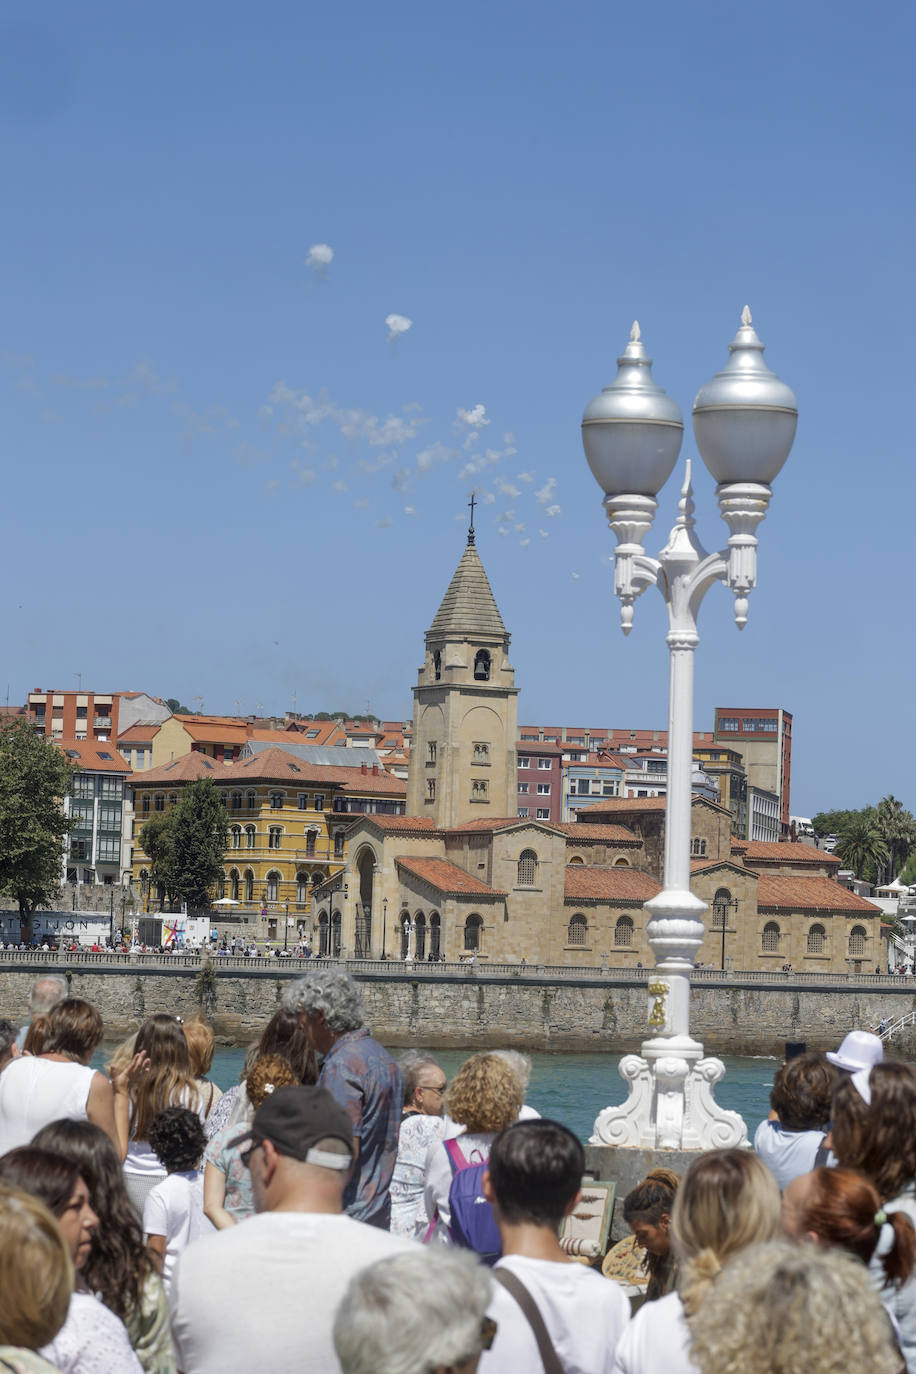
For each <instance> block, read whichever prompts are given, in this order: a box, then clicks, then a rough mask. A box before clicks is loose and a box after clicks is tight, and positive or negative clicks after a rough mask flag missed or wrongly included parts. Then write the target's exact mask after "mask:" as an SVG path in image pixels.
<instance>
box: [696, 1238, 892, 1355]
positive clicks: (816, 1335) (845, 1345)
mask: <svg viewBox="0 0 916 1374" xmlns="http://www.w3.org/2000/svg"><path fill="white" fill-rule="evenodd" d="M690 1333H691V1337H692V1345H691V1350H690V1354H691V1357H692V1359H693V1361H694V1363H695V1364H696V1365H697V1366H698V1367H699V1369H700V1371H701V1374H736V1371H740V1374H796V1371H798V1370H799V1369H804V1371H805V1374H848V1371H849V1370H851V1369H852V1370H868V1374H898V1371H899V1370H900V1369H901V1368H902V1365H901V1360H900V1352H899V1350H897V1349H896V1347H895V1343H894V1337H893V1333H892V1329H891V1324H890V1322H889V1321H888V1319H887V1315H886V1313H885V1311H884V1308H883V1307H882V1305H881V1300H880V1298H879V1297H878V1295H877V1293H876V1292H875V1291H874V1289H873V1287H872V1284H871V1281H870V1279H869V1276H868V1270H867V1269H866V1268H865V1266H864V1265H863V1264H861V1263H860V1262H859V1261H858V1260H856V1259H854V1258H853V1257H852V1256H851V1255H847V1254H845V1253H844V1252H843V1251H841V1250H823V1249H820V1248H819V1247H818V1246H815V1245H792V1244H790V1243H789V1242H787V1241H770V1242H769V1243H768V1244H765V1245H754V1246H751V1247H750V1248H749V1249H747V1250H745V1251H744V1252H743V1253H742V1254H740V1255H738V1256H737V1257H736V1258H735V1259H733V1260H731V1261H730V1262H729V1263H728V1264H727V1265H726V1266H725V1268H724V1269H723V1271H722V1273H721V1275H720V1277H719V1280H718V1282H717V1283H716V1284H715V1285H714V1287H713V1288H712V1289H711V1291H710V1292H709V1294H708V1296H707V1298H706V1301H705V1302H704V1303H703V1306H702V1309H701V1310H700V1311H699V1312H697V1314H696V1315H695V1316H694V1317H692V1318H691V1319H690Z"/></svg>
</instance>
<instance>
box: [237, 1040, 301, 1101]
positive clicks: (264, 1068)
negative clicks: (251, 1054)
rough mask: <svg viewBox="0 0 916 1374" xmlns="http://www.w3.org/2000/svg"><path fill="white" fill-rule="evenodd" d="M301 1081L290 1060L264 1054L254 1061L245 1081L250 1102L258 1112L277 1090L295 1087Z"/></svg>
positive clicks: (280, 1056) (276, 1055) (277, 1055)
mask: <svg viewBox="0 0 916 1374" xmlns="http://www.w3.org/2000/svg"><path fill="white" fill-rule="evenodd" d="M299 1082H300V1079H299V1078H298V1077H297V1076H296V1074H295V1073H294V1072H293V1066H292V1064H291V1063H290V1062H289V1060H288V1059H284V1058H283V1056H282V1055H280V1054H262V1055H259V1056H258V1058H257V1059H256V1060H255V1061H254V1063H253V1064H252V1066H251V1068H250V1069H249V1070H248V1075H247V1077H246V1079H245V1091H246V1092H247V1094H248V1101H249V1102H250V1103H251V1105H252V1107H254V1109H255V1111H257V1109H258V1107H260V1106H261V1104H262V1103H263V1102H264V1100H265V1099H266V1098H268V1097H269V1096H270V1094H271V1093H272V1092H274V1091H275V1090H276V1089H277V1088H288V1087H293V1086H295V1085H296V1084H297V1083H299Z"/></svg>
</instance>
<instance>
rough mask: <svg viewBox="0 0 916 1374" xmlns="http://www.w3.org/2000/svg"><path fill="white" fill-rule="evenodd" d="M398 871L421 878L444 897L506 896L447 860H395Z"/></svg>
mask: <svg viewBox="0 0 916 1374" xmlns="http://www.w3.org/2000/svg"><path fill="white" fill-rule="evenodd" d="M395 863H396V864H397V866H398V868H399V869H403V870H404V871H405V872H407V873H411V874H413V876H414V877H415V878H421V879H422V880H423V882H424V883H429V885H430V887H434V888H435V889H436V890H437V891H438V892H441V893H442V894H443V895H444V896H455V897H462V896H468V897H505V896H506V895H507V894H506V893H505V892H502V891H500V889H499V888H496V887H490V886H489V884H487V883H482V882H481V881H480V879H479V878H475V877H473V876H472V875H471V874H470V873H465V871H464V869H463V868H459V867H458V865H457V864H452V863H449V861H448V860H447V859H410V858H398V859H395Z"/></svg>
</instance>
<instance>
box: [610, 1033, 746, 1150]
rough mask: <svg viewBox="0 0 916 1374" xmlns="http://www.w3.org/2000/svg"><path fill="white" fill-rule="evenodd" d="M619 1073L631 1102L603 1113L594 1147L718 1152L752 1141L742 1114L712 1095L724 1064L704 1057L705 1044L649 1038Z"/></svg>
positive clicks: (682, 1037) (677, 1038)
mask: <svg viewBox="0 0 916 1374" xmlns="http://www.w3.org/2000/svg"><path fill="white" fill-rule="evenodd" d="M620 1076H621V1078H623V1079H624V1080H625V1081H626V1082H627V1084H628V1085H629V1095H628V1097H627V1100H626V1102H624V1103H623V1104H622V1105H621V1106H619V1107H605V1109H604V1111H603V1112H600V1113H599V1114H598V1117H597V1119H596V1121H595V1129H594V1134H593V1135H592V1137H591V1139H590V1141H589V1144H590V1145H623V1146H629V1147H631V1148H636V1149H650V1150H652V1149H655V1150H718V1149H726V1148H729V1147H734V1146H743V1145H747V1144H748V1139H747V1127H746V1126H745V1124H744V1122H743V1120H742V1119H741V1117H740V1116H739V1115H738V1113H737V1112H729V1111H726V1110H725V1108H724V1107H720V1106H719V1105H718V1103H717V1102H716V1100H715V1098H714V1097H713V1091H714V1088H715V1085H716V1084H717V1083H718V1082H719V1080H720V1079H721V1078H723V1077H724V1076H725V1065H724V1064H723V1063H722V1061H721V1059H713V1058H709V1059H707V1058H704V1057H703V1046H702V1045H700V1044H699V1043H698V1042H697V1041H696V1040H692V1039H691V1037H690V1036H689V1035H673V1036H660V1037H659V1038H658V1039H657V1040H647V1041H645V1042H644V1044H643V1046H642V1056H640V1055H638V1054H627V1055H624V1057H623V1059H621V1061H620Z"/></svg>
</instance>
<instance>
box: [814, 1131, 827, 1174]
mask: <svg viewBox="0 0 916 1374" xmlns="http://www.w3.org/2000/svg"><path fill="white" fill-rule="evenodd" d="M826 1140H827V1137H826V1135H823V1136H821V1143H820V1145H818V1147H817V1154H816V1155H815V1156H814V1164H813V1165H812V1168H814V1169H823V1168H824V1166H825V1164H826V1163H827V1160H828V1159H829V1157H830V1151H829V1150H828V1149H827V1145H826Z"/></svg>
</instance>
